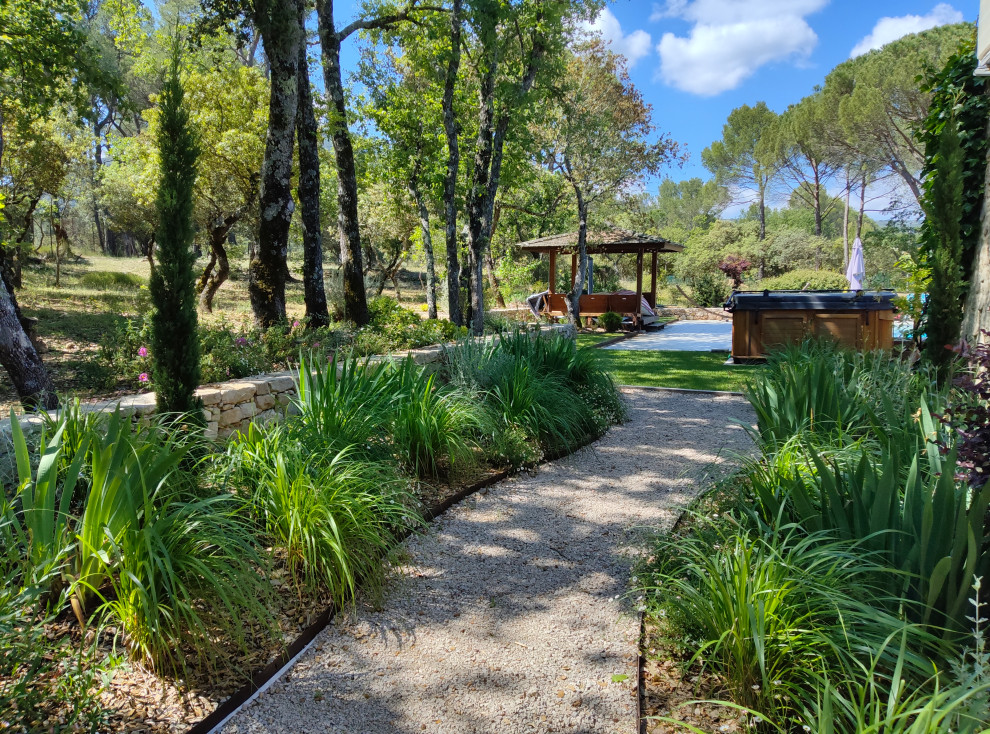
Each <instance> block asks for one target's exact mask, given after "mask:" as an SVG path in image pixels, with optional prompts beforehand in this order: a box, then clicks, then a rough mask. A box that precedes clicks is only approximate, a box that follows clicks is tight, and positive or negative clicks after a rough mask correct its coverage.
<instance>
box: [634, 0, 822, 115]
mask: <svg viewBox="0 0 990 734" xmlns="http://www.w3.org/2000/svg"><path fill="white" fill-rule="evenodd" d="M827 4H828V0H749V1H748V2H740V1H739V0H667V2H666V4H665V5H663V6H660V5H654V6H653V13H652V15H651V16H650V19H651V20H661V19H663V18H679V19H681V20H686V21H688V22H690V23H692V24H693V26H692V28H691V30H690V33H689V34H688V36H687V37H686V38H685V37H680V36H677V35H675V34H673V33H664V34H663V37H662V38H661V39H660V43H659V45H658V46H657V51H658V52H659V54H660V68H659V70H658V72H657V76H658V77H659V78H661V79H662V80H663V81H664V82H666V83H667V84H669V85H670V86H672V87H676V88H677V89H680V90H682V91H685V92H690V93H692V94H697V95H701V96H705V97H710V96H714V95H716V94H721V93H722V92H725V91H728V90H730V89H735V88H736V87H738V86H739V85H740V84H742V82H743V81H744V80H745V79H747V78H748V77H750V76H752V75H753V74H754V73H755V72H756V70H757V69H759V68H760V67H761V66H763V65H764V64H768V63H771V62H773V61H781V60H784V59H797V60H801V59H804V58H807V56H808V55H809V54H810V53H811V51H812V49H814V47H815V44H816V43H818V36H817V35H816V34H815V32H814V30H812V28H811V26H810V25H808V22H807V21H806V20H805V19H804V17H805V16H806V15H809V14H810V13H814V12H815V11H817V10H821V9H822V8H823V7H824V6H825V5H827Z"/></svg>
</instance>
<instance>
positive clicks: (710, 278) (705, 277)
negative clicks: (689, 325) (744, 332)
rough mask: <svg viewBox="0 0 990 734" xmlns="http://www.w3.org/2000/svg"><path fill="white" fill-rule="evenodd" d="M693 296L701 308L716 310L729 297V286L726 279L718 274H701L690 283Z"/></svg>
mask: <svg viewBox="0 0 990 734" xmlns="http://www.w3.org/2000/svg"><path fill="white" fill-rule="evenodd" d="M689 283H690V285H691V296H692V298H693V299H694V301H695V302H696V303H697V304H698V305H699V306H704V307H705V308H714V307H717V306H721V305H722V304H723V303H725V299H726V298H728V297H729V285H728V283H727V282H726V280H725V277H724V276H722V275H719V274H717V273H701V274H700V275H696V276H694V277H693V278H691V280H690V281H689Z"/></svg>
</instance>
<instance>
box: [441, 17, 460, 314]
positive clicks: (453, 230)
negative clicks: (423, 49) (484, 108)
mask: <svg viewBox="0 0 990 734" xmlns="http://www.w3.org/2000/svg"><path fill="white" fill-rule="evenodd" d="M461 23H462V20H461V0H454V2H453V5H452V7H451V10H450V58H449V59H448V60H447V74H446V76H445V78H444V85H443V129H444V134H445V135H446V138H447V174H446V175H445V176H444V179H443V203H444V217H445V218H444V242H445V244H446V249H447V311H448V316H449V318H450V320H451V321H452V322H453V323H455V324H457V325H458V326H460V325H461V323H462V319H461V293H460V282H461V265H460V262H459V257H458V249H459V248H458V243H457V172H458V170H459V167H460V160H461V159H460V148H459V147H458V141H457V123H456V121H455V119H454V87H455V85H456V84H457V72H458V69H459V67H460V64H461Z"/></svg>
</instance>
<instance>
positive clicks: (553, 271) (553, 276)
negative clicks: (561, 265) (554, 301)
mask: <svg viewBox="0 0 990 734" xmlns="http://www.w3.org/2000/svg"><path fill="white" fill-rule="evenodd" d="M549 254H550V288H549V290H550V292H551V293H556V292H557V251H556V250H550V253H549Z"/></svg>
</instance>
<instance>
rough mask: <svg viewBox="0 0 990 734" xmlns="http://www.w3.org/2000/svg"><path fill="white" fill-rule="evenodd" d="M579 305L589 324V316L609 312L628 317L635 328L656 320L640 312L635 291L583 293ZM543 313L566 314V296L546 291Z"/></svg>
mask: <svg viewBox="0 0 990 734" xmlns="http://www.w3.org/2000/svg"><path fill="white" fill-rule="evenodd" d="M579 307H580V309H581V316H582V318H586V319H588V321H587V322H586V323H587V324H588V325H589V326H590V325H591V317H593V316H601V315H603V314H606V313H609V312H612V313H617V314H621V315H623V316H628V317H630V318H631V319H632V320H633V326H634V327H635V328H640V326H642V325H644V324H652V323H654V322H656V321H658V319H657V317H656V316H644V315H643V314H642V301H641V300H640V299H639V298H637V297H636V294H635V293H585V294H583V295H582V296H581V300H580V304H579ZM543 313H544V314H546V315H547V316H566V315H567V314H568V309H567V296H565V295H563V294H562V293H548V294H547V295H546V297H545V299H544V304H543Z"/></svg>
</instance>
